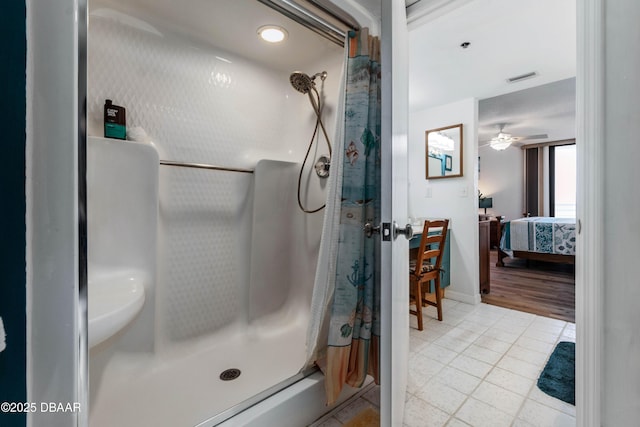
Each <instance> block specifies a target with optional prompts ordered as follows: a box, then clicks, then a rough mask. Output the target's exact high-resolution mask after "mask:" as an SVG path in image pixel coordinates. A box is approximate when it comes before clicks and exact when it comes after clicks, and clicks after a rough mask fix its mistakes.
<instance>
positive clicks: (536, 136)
mask: <svg viewBox="0 0 640 427" xmlns="http://www.w3.org/2000/svg"><path fill="white" fill-rule="evenodd" d="M547 138H549V135H547V134H546V133H541V134H539V135H529V136H522V137H519V138H515V139H516V140H518V141H529V140H532V139H547Z"/></svg>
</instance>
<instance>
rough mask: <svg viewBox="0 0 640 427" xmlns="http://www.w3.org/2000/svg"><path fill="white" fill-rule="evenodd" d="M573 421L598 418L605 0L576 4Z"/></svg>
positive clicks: (592, 423) (589, 423)
mask: <svg viewBox="0 0 640 427" xmlns="http://www.w3.org/2000/svg"><path fill="white" fill-rule="evenodd" d="M576 6H577V32H578V34H577V40H578V56H577V58H578V59H577V77H576V98H577V99H576V128H577V138H576V144H577V153H578V155H577V157H578V159H577V161H578V185H577V199H578V200H577V221H578V224H577V225H578V236H577V244H576V247H577V248H578V251H577V253H576V425H579V426H581V427H599V426H600V425H601V418H602V396H601V394H602V392H601V390H602V360H603V357H602V346H603V319H604V312H603V311H604V310H603V302H602V301H603V294H604V292H603V284H604V263H603V262H602V261H603V259H604V251H603V242H604V225H603V224H604V209H603V206H604V203H603V200H604V100H605V99H604V0H583V1H578V2H577V5H576Z"/></svg>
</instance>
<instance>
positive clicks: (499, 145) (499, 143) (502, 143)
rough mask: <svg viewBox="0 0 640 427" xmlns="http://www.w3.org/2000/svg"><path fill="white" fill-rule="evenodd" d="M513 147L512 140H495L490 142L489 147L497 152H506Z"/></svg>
mask: <svg viewBox="0 0 640 427" xmlns="http://www.w3.org/2000/svg"><path fill="white" fill-rule="evenodd" d="M510 145H511V138H499V137H498V138H493V139H491V142H489V146H491V148H493V149H494V150H497V151H502V150H506V149H507V148H509V146H510Z"/></svg>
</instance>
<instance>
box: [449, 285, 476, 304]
mask: <svg viewBox="0 0 640 427" xmlns="http://www.w3.org/2000/svg"><path fill="white" fill-rule="evenodd" d="M447 299H450V300H454V301H458V302H464V303H466V304H473V305H476V304H480V302H482V299H481V298H480V294H479V293H477V294H475V295H469V294H463V293H462V292H456V291H453V290H451V289H449V288H447Z"/></svg>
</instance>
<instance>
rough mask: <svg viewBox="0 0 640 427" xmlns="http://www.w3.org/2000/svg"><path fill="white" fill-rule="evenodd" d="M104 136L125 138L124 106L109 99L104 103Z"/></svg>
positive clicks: (125, 116) (125, 115) (125, 120)
mask: <svg viewBox="0 0 640 427" xmlns="http://www.w3.org/2000/svg"><path fill="white" fill-rule="evenodd" d="M104 136H105V138H116V139H126V137H127V112H126V109H125V108H124V107H120V106H119V105H114V104H113V103H112V101H111V100H110V99H107V100H105V103H104Z"/></svg>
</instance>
